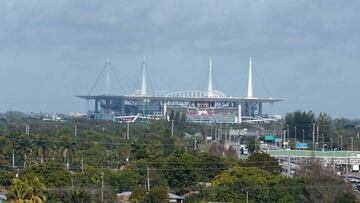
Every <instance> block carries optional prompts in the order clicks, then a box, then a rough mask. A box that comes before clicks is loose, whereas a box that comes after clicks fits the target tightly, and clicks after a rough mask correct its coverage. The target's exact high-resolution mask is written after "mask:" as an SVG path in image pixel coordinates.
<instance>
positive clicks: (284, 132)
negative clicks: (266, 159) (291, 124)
mask: <svg viewBox="0 0 360 203" xmlns="http://www.w3.org/2000/svg"><path fill="white" fill-rule="evenodd" d="M283 135H284V140H283V148H285V142H286V130H284V131H283Z"/></svg>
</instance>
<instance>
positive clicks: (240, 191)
mask: <svg viewBox="0 0 360 203" xmlns="http://www.w3.org/2000/svg"><path fill="white" fill-rule="evenodd" d="M280 180H281V176H278V175H273V174H271V173H269V172H267V171H264V170H261V169H258V168H256V167H234V168H232V169H229V170H226V171H224V172H222V173H221V174H220V175H218V176H216V177H215V178H214V179H213V180H212V181H211V183H212V185H213V186H214V192H216V195H215V199H213V200H212V201H226V202H229V201H230V202H244V201H245V192H244V191H246V192H248V193H249V198H250V199H252V200H253V201H256V202H268V200H269V195H268V194H269V193H270V188H271V187H273V186H275V185H276V184H278V183H279V182H280Z"/></svg>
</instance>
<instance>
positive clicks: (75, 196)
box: [65, 189, 91, 203]
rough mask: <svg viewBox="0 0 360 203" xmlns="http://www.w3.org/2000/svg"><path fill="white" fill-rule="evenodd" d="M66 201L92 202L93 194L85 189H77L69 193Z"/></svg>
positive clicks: (77, 202)
mask: <svg viewBox="0 0 360 203" xmlns="http://www.w3.org/2000/svg"><path fill="white" fill-rule="evenodd" d="M67 196H68V197H67V199H66V200H65V202H76V203H86V202H91V196H90V195H89V193H87V192H86V191H85V190H83V189H76V190H74V191H72V192H71V193H70V195H67Z"/></svg>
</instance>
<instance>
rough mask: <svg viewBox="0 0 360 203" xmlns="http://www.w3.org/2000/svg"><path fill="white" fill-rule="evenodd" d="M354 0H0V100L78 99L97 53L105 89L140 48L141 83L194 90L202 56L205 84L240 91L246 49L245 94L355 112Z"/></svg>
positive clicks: (200, 85) (18, 106)
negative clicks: (250, 73) (210, 72)
mask: <svg viewBox="0 0 360 203" xmlns="http://www.w3.org/2000/svg"><path fill="white" fill-rule="evenodd" d="M359 10H360V1H355V0H354V1H352V0H347V1H335V0H318V1H314V0H299V1H288V0H287V1H285V0H276V1H275V0H273V1H272V0H258V1H253V0H244V1H239V0H227V1H224V0H198V1H193V0H182V1H171V0H163V1H156V0H155V1H145V0H144V1H131V0H128V1H119V0H107V1H102V0H82V1H81V0H79V1H72V0H62V1H45V0H43V1H39V0H16V1H15V0H2V1H0V27H1V28H0V91H1V93H0V101H1V102H0V111H6V110H9V109H12V110H21V111H27V112H31V111H32V112H38V111H48V112H69V111H84V110H85V102H84V101H82V100H81V99H78V98H75V97H74V95H78V94H87V93H88V92H89V90H90V88H91V86H92V85H93V83H94V82H95V80H96V77H97V75H98V74H99V72H100V71H101V68H102V67H103V65H104V63H105V61H106V58H107V57H109V58H110V61H111V63H112V67H113V70H114V72H116V75H118V78H119V80H120V84H117V85H114V86H113V87H112V91H113V92H114V93H129V92H132V91H135V90H136V89H137V88H138V87H139V86H140V84H139V71H140V66H141V60H142V58H143V55H146V58H147V61H148V72H149V77H150V79H149V80H150V83H151V84H150V87H151V89H161V90H163V89H167V90H185V89H191V90H205V89H206V80H207V69H208V61H209V58H212V60H213V68H214V74H215V75H214V88H215V89H219V90H221V91H223V92H224V93H225V94H227V95H232V96H244V95H245V94H246V83H247V64H248V60H249V57H250V56H251V57H252V58H253V64H254V69H255V71H256V73H255V78H254V83H255V84H254V87H255V90H254V94H255V96H272V97H282V98H286V99H287V100H288V101H287V102H284V103H280V104H278V105H276V106H275V107H274V109H273V111H274V113H279V114H284V113H285V112H288V111H294V110H297V109H300V110H313V111H315V112H328V113H330V114H331V115H332V116H333V117H349V118H359V117H360V116H359V115H360V108H359V107H358V100H359V99H360V95H359V94H358V91H357V89H358V87H359V86H360V80H359V79H358V77H359V75H360V67H359V64H360V58H359V57H358V53H359V51H360V49H359V47H360V40H359V39H360V38H359V36H360V26H359V25H360V22H359V21H360V14H359V12H358V11H359ZM112 81H113V82H114V81H116V80H115V79H113V80H112ZM100 83H101V81H100ZM116 83H117V82H116ZM97 88H98V89H97V91H99V92H101V91H102V90H101V88H103V84H99V87H97Z"/></svg>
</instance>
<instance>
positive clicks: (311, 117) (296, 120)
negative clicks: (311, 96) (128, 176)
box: [285, 111, 316, 140]
mask: <svg viewBox="0 0 360 203" xmlns="http://www.w3.org/2000/svg"><path fill="white" fill-rule="evenodd" d="M315 121H316V120H315V114H314V113H313V112H312V111H308V112H306V111H295V112H290V113H287V114H286V116H285V126H289V133H290V135H289V136H290V137H291V138H294V137H295V128H296V137H297V140H299V139H300V138H302V130H304V134H305V139H312V135H311V133H312V126H313V124H314V123H315Z"/></svg>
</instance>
